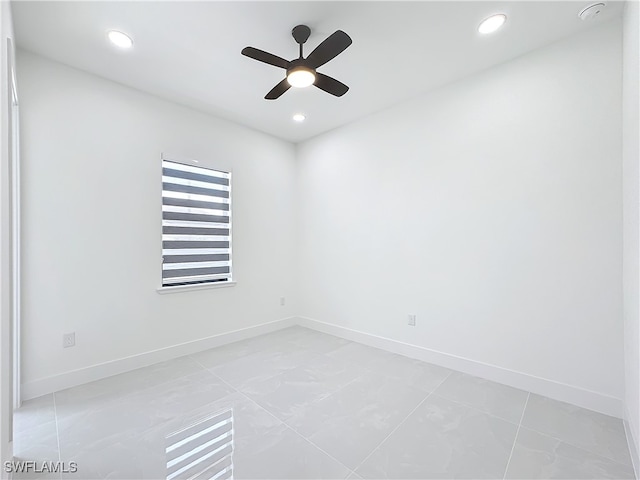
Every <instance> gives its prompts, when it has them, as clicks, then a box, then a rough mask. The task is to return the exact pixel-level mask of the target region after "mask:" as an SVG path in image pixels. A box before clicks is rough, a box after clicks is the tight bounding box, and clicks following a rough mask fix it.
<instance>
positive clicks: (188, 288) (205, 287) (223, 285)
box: [156, 281, 236, 295]
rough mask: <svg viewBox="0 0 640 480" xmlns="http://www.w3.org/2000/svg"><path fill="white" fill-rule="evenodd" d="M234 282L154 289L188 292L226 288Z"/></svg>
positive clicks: (165, 292) (163, 292)
mask: <svg viewBox="0 0 640 480" xmlns="http://www.w3.org/2000/svg"><path fill="white" fill-rule="evenodd" d="M235 285H236V282H231V281H230V282H219V283H205V284H202V285H176V286H175V287H158V288H156V291H157V292H158V293H159V294H161V295H164V294H167V293H178V292H188V291H191V290H208V289H210V288H226V287H235Z"/></svg>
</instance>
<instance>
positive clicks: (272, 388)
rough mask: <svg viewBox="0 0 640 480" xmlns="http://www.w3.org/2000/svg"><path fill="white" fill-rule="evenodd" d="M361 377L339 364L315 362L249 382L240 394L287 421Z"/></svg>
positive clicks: (356, 372)
mask: <svg viewBox="0 0 640 480" xmlns="http://www.w3.org/2000/svg"><path fill="white" fill-rule="evenodd" d="M359 374H360V372H359V371H358V370H353V369H349V368H348V367H347V366H345V365H340V364H338V362H337V361H332V362H331V361H323V360H313V361H311V362H309V363H305V364H303V365H302V366H300V367H297V368H294V369H291V370H287V371H285V372H283V373H281V374H279V375H276V376H274V377H270V378H267V379H265V380H258V381H254V382H248V383H247V384H245V385H244V386H243V387H241V388H240V391H241V392H243V393H245V394H246V395H248V396H249V397H250V398H252V399H253V400H255V401H256V402H257V403H258V404H260V405H261V406H262V407H264V408H265V409H267V410H268V411H269V412H271V413H273V414H274V415H275V416H276V417H278V418H280V419H282V420H284V419H286V418H289V417H291V416H292V415H294V414H296V413H298V412H300V411H302V410H304V409H305V408H307V407H309V406H310V405H311V404H313V403H315V402H318V401H320V400H322V399H323V398H326V397H328V396H329V395H331V394H332V393H333V392H335V391H336V390H338V389H339V388H340V387H342V386H344V385H345V384H347V383H349V382H350V381H353V380H354V379H355V378H357V377H358V376H359Z"/></svg>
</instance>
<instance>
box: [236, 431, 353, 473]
mask: <svg viewBox="0 0 640 480" xmlns="http://www.w3.org/2000/svg"><path fill="white" fill-rule="evenodd" d="M233 463H234V478H238V479H243V478H260V479H263V478H282V479H303V478H304V479H306V478H309V479H312V478H313V479H315V478H318V479H320V478H330V479H335V478H346V477H347V476H348V475H349V474H350V473H351V472H350V471H349V469H347V468H346V467H345V466H343V465H341V464H340V463H339V462H337V461H336V460H334V459H333V458H331V457H330V456H328V455H327V454H326V453H324V452H322V451H321V450H319V449H318V448H316V447H315V446H313V445H312V444H310V443H309V442H308V441H306V440H305V439H303V438H302V437H301V436H300V435H298V434H296V433H295V432H293V431H292V430H291V429H290V428H288V427H287V426H286V425H282V426H279V427H275V428H273V429H271V430H269V431H268V432H266V433H264V434H263V435H256V436H255V437H253V438H252V439H251V440H250V441H249V442H248V443H247V444H245V445H244V446H243V448H238V449H236V450H235V453H234V457H233Z"/></svg>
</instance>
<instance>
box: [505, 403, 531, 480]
mask: <svg viewBox="0 0 640 480" xmlns="http://www.w3.org/2000/svg"><path fill="white" fill-rule="evenodd" d="M530 396H531V392H529V393H528V394H527V400H526V401H525V402H524V408H523V409H522V415H520V421H519V422H518V429H517V430H516V436H515V437H513V445H511V453H509V460H507V466H506V467H505V469H504V475H502V480H505V479H506V478H507V472H508V471H509V464H510V463H511V457H513V451H514V450H515V449H516V442H517V441H518V434H519V433H520V427H521V426H522V419H523V418H524V412H525V411H526V410H527V405H528V404H529V397H530Z"/></svg>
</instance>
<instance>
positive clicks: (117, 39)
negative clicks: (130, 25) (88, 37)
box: [107, 30, 133, 48]
mask: <svg viewBox="0 0 640 480" xmlns="http://www.w3.org/2000/svg"><path fill="white" fill-rule="evenodd" d="M107 35H108V37H109V40H111V43H113V44H114V45H115V46H116V47H120V48H131V47H132V46H133V40H131V37H130V36H129V35H127V34H126V33H122V32H118V31H117V30H111V31H110V32H109V33H108V34H107Z"/></svg>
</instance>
